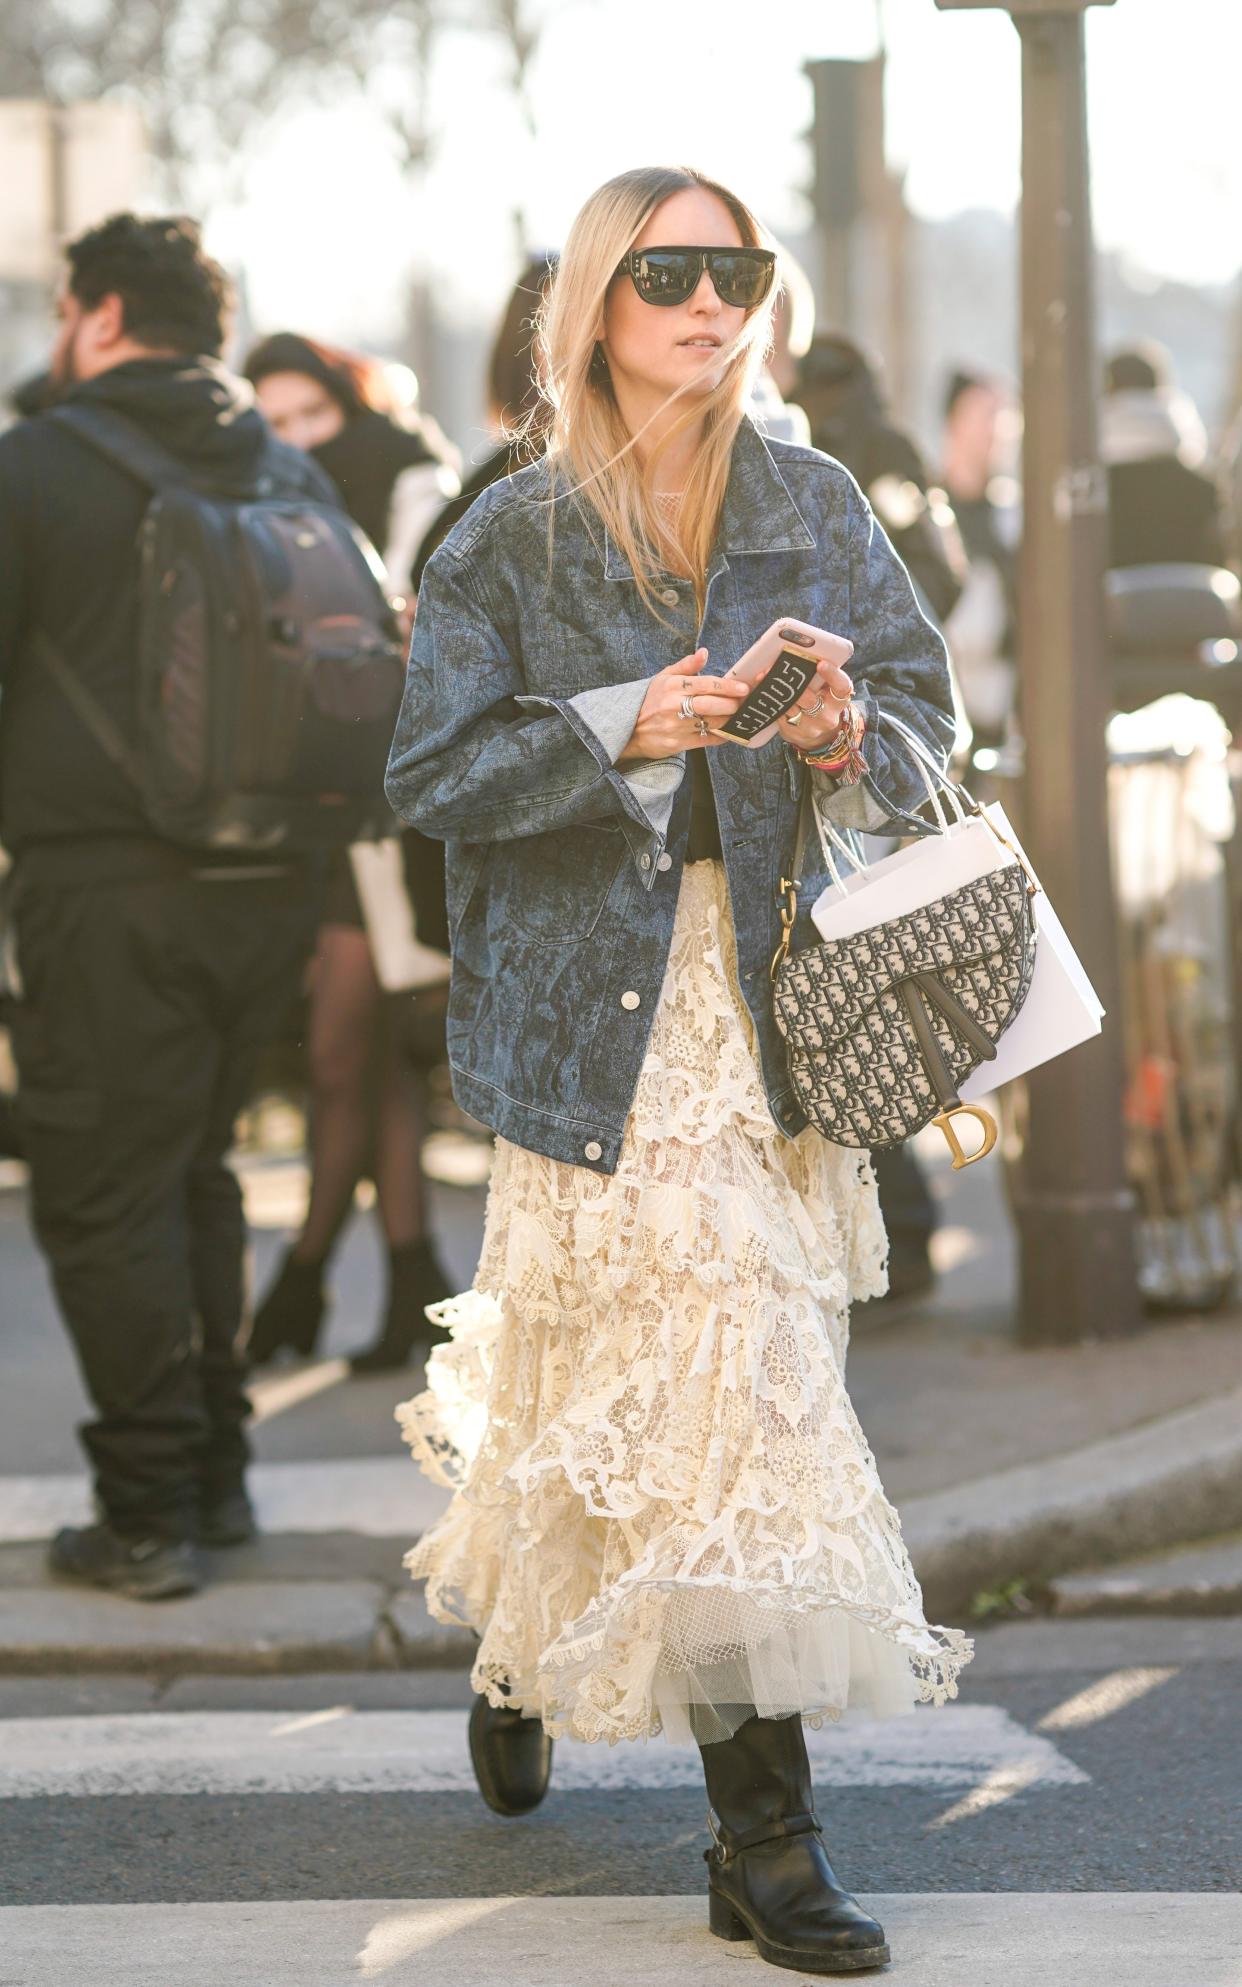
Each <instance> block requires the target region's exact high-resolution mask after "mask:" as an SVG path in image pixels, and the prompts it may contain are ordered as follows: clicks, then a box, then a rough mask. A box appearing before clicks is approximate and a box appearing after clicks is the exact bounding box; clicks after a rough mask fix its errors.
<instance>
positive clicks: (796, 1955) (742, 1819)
mask: <svg viewBox="0 0 1242 1987" xmlns="http://www.w3.org/2000/svg"><path fill="white" fill-rule="evenodd" d="M699 1750H700V1753H701V1755H702V1759H703V1777H704V1779H705V1780H706V1782H707V1797H708V1800H709V1801H710V1803H711V1810H712V1812H711V1813H709V1816H708V1823H709V1826H710V1828H711V1831H712V1838H713V1840H712V1847H711V1848H710V1849H708V1850H706V1851H705V1852H704V1854H705V1857H706V1861H707V1869H708V1884H709V1889H708V1925H709V1927H710V1929H711V1930H712V1931H713V1932H714V1933H715V1935H716V1937H717V1938H718V1939H753V1940H754V1941H755V1944H756V1946H757V1947H758V1949H759V1954H760V1957H761V1958H763V1959H766V1960H768V1961H769V1962H770V1963H771V1964H772V1965H773V1966H788V1967H792V1968H794V1969H795V1970H797V1971H799V1972H802V1973H860V1972H862V1971H864V1970H865V1969H866V1968H868V1967H876V1966H885V1965H887V1963H888V1959H889V1950H888V1946H887V1944H886V1942H885V1938H884V1933H883V1931H882V1929H881V1927H880V1926H879V1925H877V1923H876V1921H875V1919H874V1918H869V1917H868V1916H867V1913H866V1912H865V1911H864V1910H863V1908H862V1906H861V1905H860V1904H857V1903H856V1902H855V1900H854V1899H853V1898H852V1897H851V1896H850V1894H849V1892H848V1891H847V1890H844V1889H843V1888H842V1886H841V1885H840V1884H839V1883H838V1882H837V1879H836V1877H835V1875H834V1874H833V1869H832V1865H831V1863H830V1862H829V1861H828V1855H827V1852H826V1850H825V1848H824V1844H823V1839H822V1836H821V1833H820V1826H819V1823H818V1822H817V1821H816V1819H815V1815H814V1813H813V1811H812V1806H811V1802H812V1795H811V1768H810V1762H809V1760H808V1759H807V1753H806V1740H805V1738H804V1737H803V1733H802V1720H801V1719H800V1718H759V1717H755V1716H752V1717H750V1718H748V1719H747V1720H746V1722H745V1723H744V1724H743V1725H741V1726H739V1728H738V1730H737V1731H736V1732H735V1733H734V1735H733V1737H732V1738H731V1739H720V1740H718V1741H716V1742H715V1743H713V1744H710V1745H702V1746H700V1748H699Z"/></svg>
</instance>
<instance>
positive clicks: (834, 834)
mask: <svg viewBox="0 0 1242 1987" xmlns="http://www.w3.org/2000/svg"><path fill="white" fill-rule="evenodd" d="M883 723H884V728H885V731H886V732H887V731H892V732H894V733H896V735H897V736H898V737H899V738H900V739H901V740H902V742H903V743H904V744H905V745H906V747H907V748H908V750H909V753H910V756H911V758H912V759H913V761H914V766H915V770H916V771H917V772H918V774H919V777H920V778H921V780H922V782H923V785H924V786H925V787H926V789H927V798H928V800H929V802H930V803H931V808H932V812H933V813H934V815H935V817H936V833H937V834H939V835H947V834H949V832H950V830H951V828H955V827H956V828H960V827H962V826H964V824H965V822H966V820H967V818H968V816H970V815H975V814H978V813H979V812H980V809H979V804H978V802H977V801H976V800H975V799H974V797H973V795H972V794H970V793H968V792H967V790H966V788H965V787H963V786H959V785H958V784H957V783H956V782H955V781H954V780H951V779H950V778H949V776H948V774H947V773H946V772H945V770H944V768H943V767H942V766H941V765H940V764H939V763H938V762H937V760H936V758H935V755H934V754H933V753H932V752H930V751H929V750H928V748H927V746H926V745H925V744H924V743H923V741H922V739H921V738H919V737H918V735H917V734H916V733H915V732H913V731H911V729H910V727H909V725H908V724H906V723H905V722H904V721H903V720H902V719H901V718H899V717H894V716H892V715H891V714H890V713H888V712H885V713H884V716H883ZM814 789H815V783H814V781H813V780H812V779H810V778H809V777H808V778H807V780H806V783H805V785H804V786H803V789H802V804H801V806H800V808H799V811H798V834H797V841H796V843H795V848H794V876H795V878H796V877H797V875H798V873H799V871H800V870H801V867H802V862H803V858H804V856H805V853H806V845H807V839H808V836H809V833H810V825H811V824H810V820H808V818H807V810H808V809H809V810H810V814H811V817H812V818H813V819H814V822H815V828H816V832H817V834H818V836H819V846H820V849H821V851H822V853H823V858H824V864H825V867H826V868H827V870H828V874H829V875H830V876H831V878H832V881H833V884H834V885H835V887H836V888H837V889H838V890H844V888H845V884H844V881H843V879H842V876H841V872H840V870H839V868H838V867H837V857H838V856H844V858H845V860H846V862H847V863H848V864H849V866H850V868H851V869H852V871H853V872H854V874H855V875H856V876H865V875H866V873H867V868H868V865H867V863H866V862H865V861H864V860H863V858H862V857H861V856H860V855H859V854H858V852H857V851H856V850H855V849H853V848H851V846H850V844H849V842H848V841H847V840H846V839H845V837H844V835H842V834H841V832H840V830H839V829H838V828H836V827H834V826H833V824H832V822H831V821H829V820H828V819H827V817H826V816H825V814H824V812H823V809H822V808H821V806H820V804H819V800H818V798H817V796H816V793H815V790H814ZM942 795H944V796H945V797H946V798H947V799H948V802H949V805H950V807H951V809H952V811H953V815H954V820H953V821H952V822H950V820H949V818H948V815H947V814H946V813H945V810H944V800H943V799H942V798H941V796H942Z"/></svg>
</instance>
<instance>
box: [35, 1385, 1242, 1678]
mask: <svg viewBox="0 0 1242 1987" xmlns="http://www.w3.org/2000/svg"><path fill="white" fill-rule="evenodd" d="M902 1519H903V1530H904V1534H905V1538H906V1543H907V1545H908V1547H909V1550H910V1554H911V1557H912V1559H913V1561H914V1566H915V1570H916V1572H917V1574H918V1576H919V1579H920V1581H921V1583H922V1586H923V1591H924V1600H925V1604H926V1608H927V1613H928V1616H929V1618H930V1619H932V1620H944V1621H953V1620H954V1619H960V1618H962V1617H964V1616H966V1615H968V1614H969V1611H970V1606H971V1602H972V1600H973V1599H974V1597H975V1595H976V1594H977V1593H979V1592H980V1591H981V1590H984V1589H987V1588H990V1587H991V1588H995V1587H999V1586H1002V1585H1004V1584H1005V1583H1006V1582H1008V1581H1011V1580H1014V1579H1026V1580H1031V1581H1039V1582H1043V1583H1047V1582H1050V1581H1052V1580H1054V1579H1056V1578H1057V1576H1060V1575H1072V1574H1075V1573H1078V1572H1080V1571H1081V1570H1083V1569H1086V1568H1091V1567H1098V1566H1101V1565H1104V1566H1107V1565H1109V1563H1110V1562H1115V1561H1116V1560H1118V1559H1125V1558H1130V1559H1133V1558H1135V1557H1137V1556H1138V1555H1141V1554H1144V1553H1146V1554H1154V1553H1157V1552H1159V1551H1160V1550H1161V1549H1163V1548H1169V1547H1174V1546H1181V1545H1185V1544H1186V1543H1187V1542H1188V1541H1193V1540H1218V1539H1220V1538H1221V1535H1222V1534H1224V1533H1228V1532H1231V1531H1234V1530H1242V1389H1239V1390H1238V1391H1237V1392H1234V1393H1232V1394H1228V1395H1224V1396H1222V1397H1220V1398H1218V1399H1216V1400H1213V1401H1209V1402H1206V1403H1202V1404H1200V1405H1199V1406H1197V1407H1192V1408H1186V1409H1183V1410H1181V1411H1180V1412H1178V1413H1177V1414H1173V1415H1166V1416H1163V1417H1161V1418H1160V1419H1159V1420H1156V1421H1153V1422H1149V1423H1148V1424H1147V1425H1146V1426H1145V1427H1142V1428H1138V1429H1131V1430H1129V1431H1127V1432H1126V1433H1125V1434H1124V1435H1118V1436H1113V1437H1110V1438H1109V1439H1108V1440H1107V1441H1103V1442H1097V1443H1093V1444H1090V1445H1089V1446H1087V1447H1085V1448H1081V1449H1077V1450H1073V1451H1071V1452H1070V1453H1068V1454H1066V1455H1064V1456H1059V1457H1052V1458H1049V1459H1048V1460H1046V1461H1044V1462H1041V1463H1035V1464H1024V1465H1022V1466H1021V1467H1020V1468H1017V1469H1012V1470H1002V1471H998V1472H996V1473H995V1474H993V1475H991V1476H986V1477H979V1478H976V1479H975V1480H974V1481H972V1482H969V1483H964V1484H959V1485H956V1486H955V1487H954V1488H953V1489H952V1490H947V1491H940V1492H937V1493H936V1494H935V1495H933V1496H928V1497H915V1498H911V1499H908V1500H907V1501H906V1502H905V1504H904V1505H903V1507H902ZM338 1536H339V1535H338ZM409 1538H410V1534H409V1533H407V1534H406V1536H405V1540H404V1541H403V1543H407V1544H408V1542H409ZM271 1544H272V1545H273V1546H274V1547H279V1545H280V1541H279V1540H275V1539H274V1540H272V1541H271ZM279 1565H280V1553H279V1551H278V1552H277V1554H276V1556H275V1561H274V1563H273V1565H272V1566H271V1567H270V1568H265V1569H263V1571H264V1572H266V1574H267V1577H263V1578H258V1577H256V1578H251V1579H248V1580H246V1579H243V1580H240V1581H237V1580H234V1581H228V1580H225V1581H221V1582H219V1583H218V1584H214V1585H212V1586H209V1587H207V1588H206V1589H205V1590H204V1591H203V1592H202V1593H199V1594H196V1595H194V1596H192V1597H191V1598H190V1599H188V1600H184V1601H167V1602H162V1603H160V1604H159V1605H158V1606H153V1605H142V1604H139V1603H136V1602H133V1601H125V1600H120V1599H118V1598H117V1597H116V1596H114V1595H108V1594H98V1593H93V1592H89V1591H87V1592H82V1591H78V1590H75V1589H65V1588H63V1587H48V1586H46V1585H42V1584H40V1585H12V1586H3V1587H0V1675H6V1676H31V1675H39V1676H53V1675H56V1676H65V1675H75V1674H76V1675H86V1674H94V1675H109V1674H111V1675H118V1674H130V1675H134V1674H146V1675H152V1676H158V1677H161V1678H165V1679H169V1678H173V1677H178V1676H204V1675H233V1676H248V1675H254V1676H258V1675H273V1674H286V1675H294V1674H299V1673H306V1672H315V1671H323V1672H328V1671H335V1672H358V1671H366V1670H388V1671H394V1670H395V1671H401V1670H418V1669H463V1668H468V1667H469V1665H470V1663H471V1662H472V1660H473V1656H474V1651H475V1648H476V1646H477V1645H476V1641H475V1637H474V1636H473V1635H472V1634H471V1633H470V1632H469V1631H467V1630H465V1629H460V1628H446V1627H444V1626H443V1625H442V1624H440V1623H439V1622H436V1621H433V1620H432V1618H431V1616H430V1615H429V1614H428V1612H427V1606H426V1601H425V1599H424V1597H423V1594H422V1593H421V1591H416V1590H411V1589H410V1588H409V1587H406V1586H401V1587H394V1586H393V1585H392V1584H391V1583H390V1582H388V1581H377V1580H375V1579H374V1578H372V1579H367V1578H362V1579H358V1578H354V1579H348V1578H345V1579H341V1578H337V1579H326V1580H325V1579H322V1578H320V1579H317V1580H316V1579H299V1578H297V1577H293V1578H289V1577H288V1571H292V1570H293V1569H292V1567H289V1568H288V1571H286V1577H284V1578H283V1579H282V1578H280V1577H277V1578H275V1579H273V1578H272V1577H271V1573H272V1572H275V1571H276V1569H277V1566H279ZM281 1570H282V1571H285V1568H284V1567H281ZM360 1570H361V1569H360ZM1196 1570H1198V1569H1196ZM1186 1571H1187V1572H1189V1571H1190V1569H1189V1568H1187V1569H1186ZM1130 1572H1131V1569H1116V1573H1117V1579H1118V1580H1120V1581H1121V1583H1122V1587H1123V1588H1124V1587H1125V1582H1126V1578H1127V1576H1129V1575H1130ZM1110 1578H1111V1576H1110ZM1113 1584H1114V1586H1115V1585H1116V1581H1114V1582H1113ZM1131 1584H1132V1582H1131ZM1192 1584H1193V1582H1191V1581H1185V1582H1179V1583H1177V1584H1176V1588H1175V1591H1176V1592H1177V1593H1178V1594H1179V1595H1180V1596H1182V1605H1183V1606H1185V1605H1186V1595H1187V1588H1188V1587H1189V1586H1191V1585H1192ZM1071 1591H1072V1590H1071ZM1091 1591H1092V1593H1093V1594H1094V1593H1095V1586H1094V1585H1093V1586H1092V1589H1091ZM1067 1599H1068V1596H1067ZM1110 1602H1111V1605H1112V1607H1118V1604H1119V1602H1120V1606H1119V1608H1118V1611H1125V1612H1129V1611H1132V1610H1131V1609H1130V1608H1128V1607H1126V1605H1125V1603H1124V1601H1121V1597H1120V1594H1117V1595H1116V1596H1113V1595H1110V1596H1109V1598H1108V1599H1104V1598H1103V1596H1099V1597H1097V1598H1096V1600H1095V1602H1094V1607H1098V1608H1100V1611H1104V1610H1105V1609H1108V1608H1109V1607H1110ZM1061 1604H1062V1606H1065V1602H1064V1601H1063V1602H1062V1603H1061ZM1164 1605H1165V1606H1166V1607H1167V1606H1168V1605H1169V1599H1168V1596H1166V1597H1165V1598H1164ZM1190 1605H1191V1607H1193V1606H1194V1603H1193V1601H1191V1602H1190ZM1219 1607H1220V1603H1219V1602H1216V1603H1215V1605H1213V1603H1212V1602H1210V1601H1206V1600H1200V1602H1199V1606H1198V1608H1196V1609H1195V1610H1194V1611H1196V1612H1199V1611H1202V1612H1204V1613H1207V1612H1216V1611H1217V1609H1218V1608H1219ZM1089 1609H1092V1611H1094V1609H1093V1608H1092V1603H1091V1602H1089V1601H1087V1599H1086V1594H1085V1592H1084V1594H1083V1596H1082V1597H1081V1598H1080V1599H1079V1600H1078V1606H1077V1608H1075V1603H1074V1600H1073V1599H1069V1605H1068V1607H1066V1612H1070V1611H1071V1610H1073V1611H1079V1610H1081V1611H1082V1612H1087V1611H1088V1610H1089ZM1221 1611H1224V1610H1223V1609H1221Z"/></svg>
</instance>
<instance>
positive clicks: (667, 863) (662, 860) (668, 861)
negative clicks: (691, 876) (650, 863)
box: [656, 852, 673, 869]
mask: <svg viewBox="0 0 1242 1987" xmlns="http://www.w3.org/2000/svg"><path fill="white" fill-rule="evenodd" d="M672 867H673V858H672V856H671V855H669V854H668V853H667V852H665V854H664V855H662V856H658V857H657V858H656V868H657V869H671V868H672Z"/></svg>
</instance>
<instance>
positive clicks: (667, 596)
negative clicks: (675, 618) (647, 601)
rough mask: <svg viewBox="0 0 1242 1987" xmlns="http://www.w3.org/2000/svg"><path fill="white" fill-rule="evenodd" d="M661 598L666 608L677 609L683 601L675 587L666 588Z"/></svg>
mask: <svg viewBox="0 0 1242 1987" xmlns="http://www.w3.org/2000/svg"><path fill="white" fill-rule="evenodd" d="M660 598H661V600H662V601H663V602H664V605H665V606H666V607H676V605H677V603H678V601H679V600H680V599H681V595H680V594H679V593H678V591H677V588H676V587H675V586H666V587H665V588H664V590H663V592H662V593H661V595H660Z"/></svg>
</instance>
